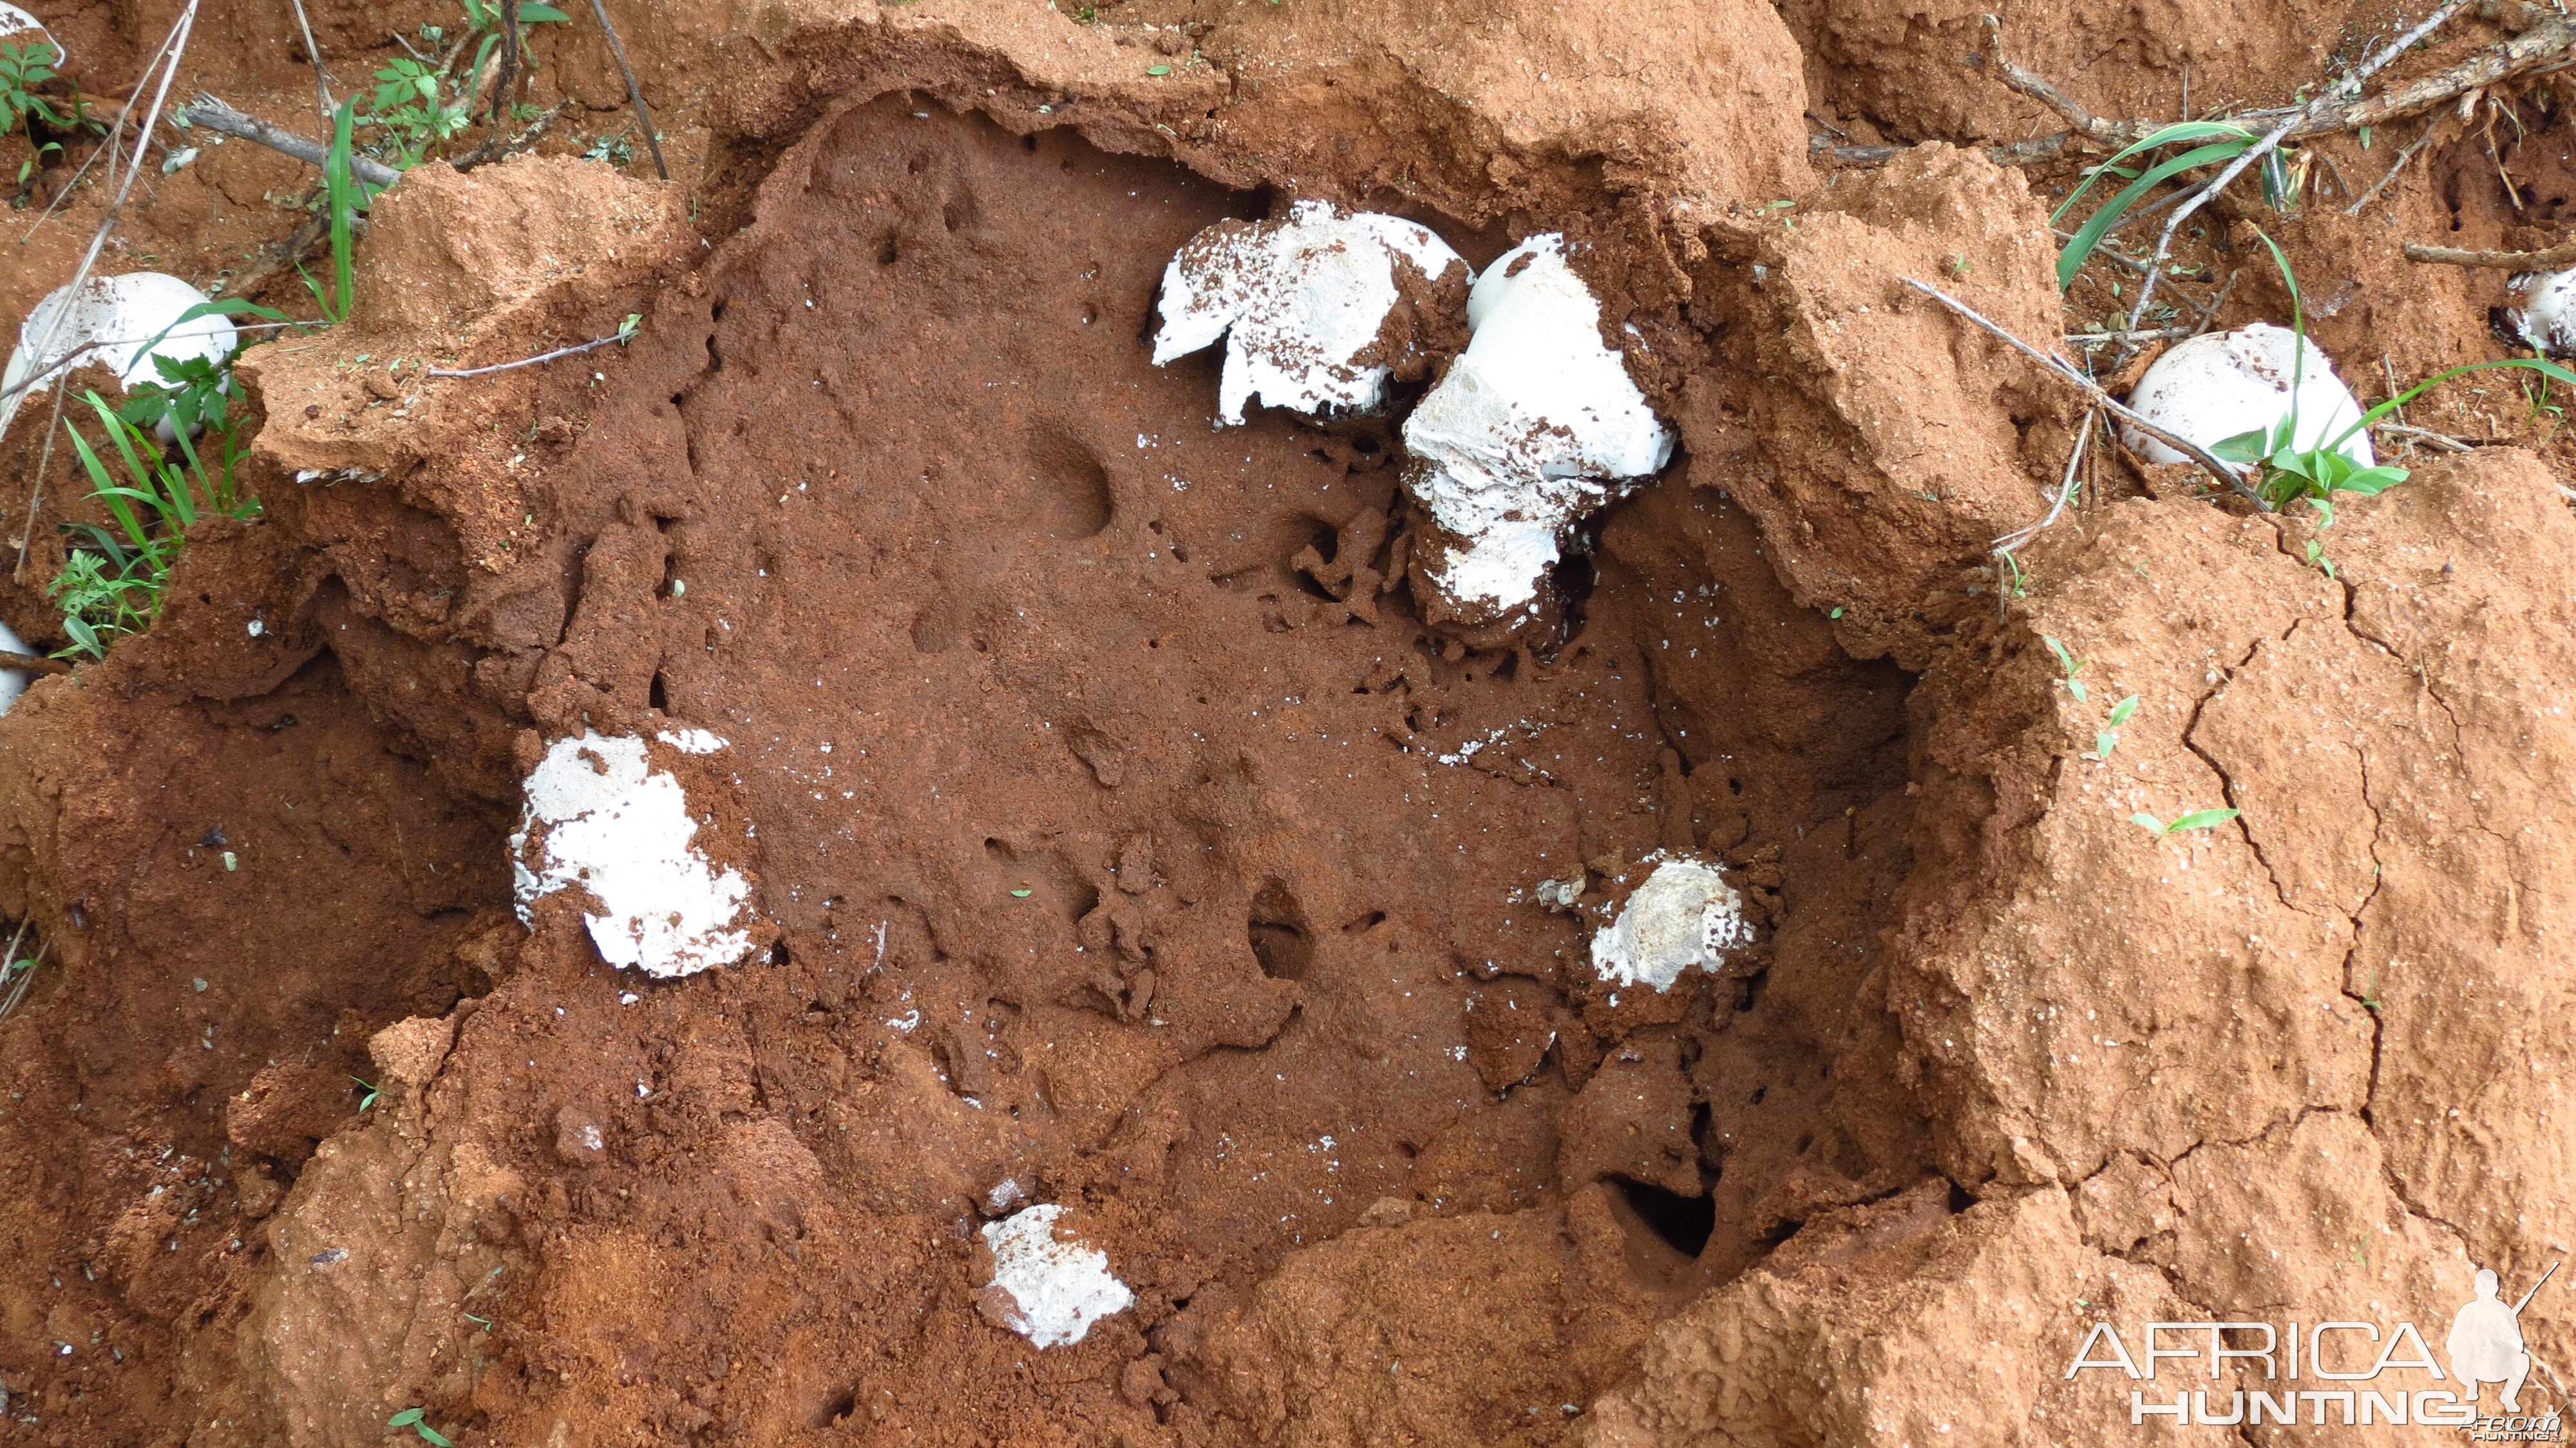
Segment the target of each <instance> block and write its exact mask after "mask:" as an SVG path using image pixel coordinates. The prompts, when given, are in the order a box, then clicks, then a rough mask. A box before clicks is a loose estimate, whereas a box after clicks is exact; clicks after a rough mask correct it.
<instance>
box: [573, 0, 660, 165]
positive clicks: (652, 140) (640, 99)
mask: <svg viewBox="0 0 2576 1448" xmlns="http://www.w3.org/2000/svg"><path fill="white" fill-rule="evenodd" d="M590 8H591V12H592V13H593V14H595V15H597V16H598V17H599V28H600V29H602V30H604V31H607V32H608V52H609V54H611V55H614V56H616V57H617V68H618V69H619V70H621V71H623V72H625V74H626V96H627V99H629V100H632V101H633V102H635V119H636V120H637V121H639V122H641V123H642V125H643V127H644V144H645V145H647V146H650V147H652V148H653V170H654V172H655V173H656V174H658V175H659V176H660V177H661V178H662V179H663V180H665V181H668V180H670V179H671V168H670V167H669V166H667V165H665V164H664V163H663V161H662V138H661V137H660V136H659V135H657V134H656V133H655V132H654V130H653V113H652V112H651V111H649V110H647V109H645V106H644V87H643V84H642V83H641V82H639V81H637V80H636V79H635V67H633V66H631V65H628V64H627V63H626V45H625V42H623V41H621V40H619V39H618V38H617V26H616V25H615V24H613V23H612V22H611V21H610V20H609V18H608V3H607V0H590Z"/></svg>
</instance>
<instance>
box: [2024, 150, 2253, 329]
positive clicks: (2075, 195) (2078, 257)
mask: <svg viewBox="0 0 2576 1448" xmlns="http://www.w3.org/2000/svg"><path fill="white" fill-rule="evenodd" d="M2260 139H2262V138H2261V136H2260V135H2258V134H2257V133H2256V132H2253V131H2249V130H2247V129H2246V128H2245V127H2243V126H2239V125H2233V124H2230V123H2229V122H2226V121H2181V122H2177V123H2176V124H2174V125H2170V126H2164V127H2160V128H2158V129H2157V130H2155V131H2152V132H2150V133H2148V134H2147V135H2146V136H2143V137H2141V138H2140V139H2138V140H2137V141H2134V142H2132V143H2131V144H2129V145H2128V146H2125V147H2123V148H2122V149H2121V150H2120V151H2119V152H2118V153H2117V154H2115V155H2113V156H2112V157H2111V158H2110V159H2109V160H2106V161H2104V162H2102V163H2101V164H2100V165H2098V166H2090V167H2087V168H2085V172H2084V180H2083V182H2082V183H2081V184H2079V185H2078V186H2077V187H2076V188H2075V189H2074V190H2073V191H2072V192H2070V193H2068V195H2067V197H2066V199H2065V200H2064V201H2061V202H2059V203H2058V206H2057V210H2056V211H2055V212H2054V213H2052V214H2051V215H2050V216H2049V221H2050V222H2051V223H2056V222H2059V221H2062V220H2063V219H2064V218H2065V216H2066V213H2068V212H2069V211H2072V210H2074V209H2075V205H2076V203H2077V202H2079V201H2082V200H2083V199H2084V197H2085V196H2086V195H2087V194H2088V193H2089V192H2091V191H2092V189H2093V183H2094V182H2096V181H2099V180H2101V179H2102V178H2103V177H2105V176H2118V177H2122V178H2124V179H2127V180H2128V182H2129V184H2128V185H2126V186H2123V187H2121V188H2120V190H2119V191H2118V192H2117V193H2116V194H2114V195H2113V196H2112V197H2111V199H2110V200H2108V201H2106V202H2104V203H2102V208H2101V209H2100V210H2098V211H2096V212H2094V213H2093V214H2092V215H2091V216H2089V217H2087V218H2086V219H2085V221H2084V224H2083V225H2082V226H2080V227H2077V228H2076V230H2075V236H2074V239H2073V240H2071V241H2069V242H2067V243H2066V249H2065V250H2064V251H2061V252H2059V253H2058V256H2057V285H2058V289H2059V290H2061V291H2063V290H2065V289H2066V288H2069V287H2072V286H2074V285H2075V275H2076V273H2078V272H2080V271H2082V270H2083V269H2084V263H2085V262H2086V261H2088V260H2090V259H2091V257H2092V255H2093V252H2094V249H2095V248H2097V247H2099V246H2100V245H2101V244H2102V238H2103V237H2105V236H2108V235H2109V234H2110V232H2111V228H2112V227H2114V226H2117V225H2118V224H2119V223H2120V218H2121V217H2123V216H2126V215H2128V214H2129V212H2130V211H2131V209H2133V208H2134V207H2136V206H2137V204H2138V203H2139V202H2140V201H2142V200H2144V199H2146V195H2147V193H2148V192H2150V191H2153V190H2155V189H2156V188H2157V187H2158V186H2161V185H2163V184H2164V183H2165V182H2167V181H2170V180H2172V179H2173V178H2174V177H2176V176H2179V175H2181V174H2182V173H2183V172H2185V171H2189V170H2193V169H2195V168H2197V167H2201V166H2223V165H2225V164H2226V163H2228V162H2230V161H2233V160H2235V159H2236V158H2237V157H2239V156H2241V155H2243V154H2245V153H2246V152H2247V151H2249V150H2252V149H2253V148H2254V143H2255V142H2256V141H2258V140H2260ZM2187 141H2193V142H2198V143H2199V144H2197V145H2194V146H2192V147H2191V148H2190V149H2189V150H2185V151H2177V152H2175V153H2173V154H2172V155H2169V156H2167V157H2165V158H2164V159H2163V160H2161V161H2157V162H2154V163H2152V164H2149V165H2146V166H2145V167H2144V169H2143V170H2141V169H2137V168H2134V167H2130V166H2124V165H2122V164H2120V163H2121V162H2123V161H2129V160H2143V158H2145V157H2146V156H2148V155H2150V154H2152V153H2154V152H2157V151H2161V150H2163V149H2164V148H2165V147H2167V146H2176V145H2181V144H2183V143H2184V142H2187ZM2285 150H2286V148H2282V147H2275V148H2274V149H2273V150H2272V151H2270V152H2268V153H2266V154H2265V155H2264V157H2263V161H2262V165H2261V175H2262V180H2263V195H2264V199H2265V200H2267V201H2269V202H2270V203H2271V204H2272V208H2273V209H2274V210H2276V211H2285V210H2288V209H2289V208H2290V207H2292V206H2294V205H2296V204H2297V202H2298V182H2297V177H2296V173H2295V172H2294V171H2293V169H2292V167H2291V166H2290V163H2289V161H2288V159H2287V157H2286V156H2285V154H2284V152H2285ZM2115 295H2116V291H2115Z"/></svg>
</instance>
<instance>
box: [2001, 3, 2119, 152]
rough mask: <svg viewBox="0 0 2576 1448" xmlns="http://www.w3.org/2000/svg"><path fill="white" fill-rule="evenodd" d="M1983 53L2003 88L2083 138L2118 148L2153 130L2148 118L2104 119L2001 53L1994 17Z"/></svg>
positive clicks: (2040, 76)
mask: <svg viewBox="0 0 2576 1448" xmlns="http://www.w3.org/2000/svg"><path fill="white" fill-rule="evenodd" d="M1986 54H1987V55H1988V56H1990V57H1991V58H1992V59H1993V60H1994V63H1995V70H1996V73H1997V75H1998V78H1999V79H2001V80H2002V81H2003V83H2004V85H2005V86H2006V87H2008V88H2009V89H2012V90H2015V91H2018V92H2020V93H2021V94H2023V95H2026V96H2028V97H2030V98H2031V99H2032V100H2035V101H2037V102H2039V103H2040V104H2041V105H2044V106H2046V107H2048V108H2049V109H2050V110H2052V111H2055V112H2057V113H2058V114H2059V115H2061V116H2063V117H2065V118H2066V123H2067V124H2068V125H2070V126H2072V127H2074V128H2075V129H2076V131H2077V132H2079V133H2081V134H2082V135H2083V136H2085V137H2086V138H2087V139H2089V140H2092V141H2094V142H2096V143H2097V144H2100V145H2104V146H2108V147H2110V148H2111V149H2112V150H2115V151H2116V150H2119V149H2120V148H2121V147H2123V146H2126V145H2128V144H2130V143H2131V142H2133V141H2135V140H2137V139H2138V138H2140V137H2142V136H2145V135H2147V134H2148V133H2149V132H2152V131H2153V130H2155V129H2156V127H2155V124H2154V123H2153V122H2149V121H2108V120H2104V119H2103V118H2102V117H2100V116H2097V115H2095V114H2093V113H2092V112H2091V111H2088V110H2086V109H2084V107H2082V106H2081V105H2078V104H2076V102H2075V98H2074V97H2072V96H2070V95H2068V94H2067V93H2066V92H2064V91H2062V90H2059V89H2058V88H2057V87H2056V85H2055V84H2054V83H2052V82H2051V81H2049V80H2048V78H2047V77H2045V76H2042V75H2040V74H2038V73H2037V72H2035V71H2032V70H2030V69H2028V68H2027V67H2025V66H2022V65H2020V64H2019V63H2017V62H2015V61H2014V60H2013V58H2012V57H2011V56H2008V55H2006V54H2004V24H2003V21H2002V20H2001V19H1999V18H1998V17H1996V16H1992V15H1989V16H1987V17H1986Z"/></svg>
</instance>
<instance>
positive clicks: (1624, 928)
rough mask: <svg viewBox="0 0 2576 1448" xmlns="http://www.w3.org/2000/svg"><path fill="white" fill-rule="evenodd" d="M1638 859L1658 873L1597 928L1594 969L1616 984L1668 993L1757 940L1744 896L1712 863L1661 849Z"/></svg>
mask: <svg viewBox="0 0 2576 1448" xmlns="http://www.w3.org/2000/svg"><path fill="white" fill-rule="evenodd" d="M1638 863H1639V864H1640V865H1652V866H1653V867H1654V868H1653V871H1652V872H1651V873H1650V874H1648V875H1647V876H1646V878H1645V881H1644V883H1642V884H1640V885H1638V886H1637V888H1636V890H1635V891H1634V892H1633V893H1631V894H1630V895H1629V896H1628V898H1627V899H1626V900H1625V901H1624V902H1622V903H1621V904H1620V905H1619V907H1618V913H1617V914H1616V915H1614V916H1613V917H1612V918H1611V920H1610V923H1609V924H1607V925H1604V926H1602V927H1601V928H1600V929H1599V930H1597V931H1595V932H1593V935H1592V971H1593V974H1594V975H1596V976H1598V977H1600V978H1601V979H1602V980H1603V981H1605V982H1607V983H1609V984H1612V985H1620V986H1637V985H1643V986H1651V987H1653V988H1654V989H1655V990H1656V991H1658V992H1662V991H1668V990H1671V989H1672V988H1673V985H1674V983H1675V982H1677V981H1679V980H1680V979H1681V978H1682V973H1683V972H1684V971H1687V970H1691V969H1693V968H1694V967H1696V968H1697V969H1700V970H1705V971H1707V972H1708V973H1710V974H1711V975H1715V974H1718V973H1720V972H1721V971H1723V970H1724V968H1725V966H1726V959H1727V956H1728V955H1729V954H1730V953H1731V952H1733V951H1736V950H1740V949H1742V948H1743V947H1745V946H1747V945H1750V944H1752V943H1753V925H1752V922H1751V921H1749V920H1747V919H1746V918H1745V914H1744V897H1743V896H1742V895H1741V894H1739V893H1738V892H1737V891H1736V888H1735V887H1734V886H1732V885H1730V884H1728V883H1726V877H1725V876H1724V875H1722V874H1720V873H1718V869H1717V866H1716V864H1715V862H1713V861H1710V860H1707V859H1705V858H1702V857H1699V856H1697V855H1693V854H1684V853H1681V852H1679V851H1670V852H1667V851H1662V850H1658V851H1656V852H1655V853H1654V854H1652V855H1649V856H1647V857H1646V858H1645V859H1644V860H1642V861H1639V862H1638Z"/></svg>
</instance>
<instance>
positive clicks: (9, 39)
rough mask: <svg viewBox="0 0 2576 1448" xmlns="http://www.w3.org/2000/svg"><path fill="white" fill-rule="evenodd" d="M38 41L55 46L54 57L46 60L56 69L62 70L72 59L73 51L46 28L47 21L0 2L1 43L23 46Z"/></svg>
mask: <svg viewBox="0 0 2576 1448" xmlns="http://www.w3.org/2000/svg"><path fill="white" fill-rule="evenodd" d="M38 41H42V42H44V43H45V44H47V45H50V46H52V47H53V48H54V58H53V59H52V60H50V61H47V62H46V64H48V65H51V66H52V67H53V68H54V69H56V70H61V69H62V68H63V65H64V63H65V62H67V61H69V60H70V59H71V51H70V50H69V49H67V48H66V47H65V46H64V45H63V43H62V42H61V41H59V40H56V39H55V38H54V32H53V31H51V30H49V29H47V28H45V22H43V21H41V20H39V19H37V18H36V17H35V16H33V15H30V14H28V13H27V12H26V11H24V10H21V9H19V8H18V7H17V6H15V5H8V4H0V45H15V46H19V47H22V48H23V47H26V46H31V45H34V44H36V43H37V42H38Z"/></svg>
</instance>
